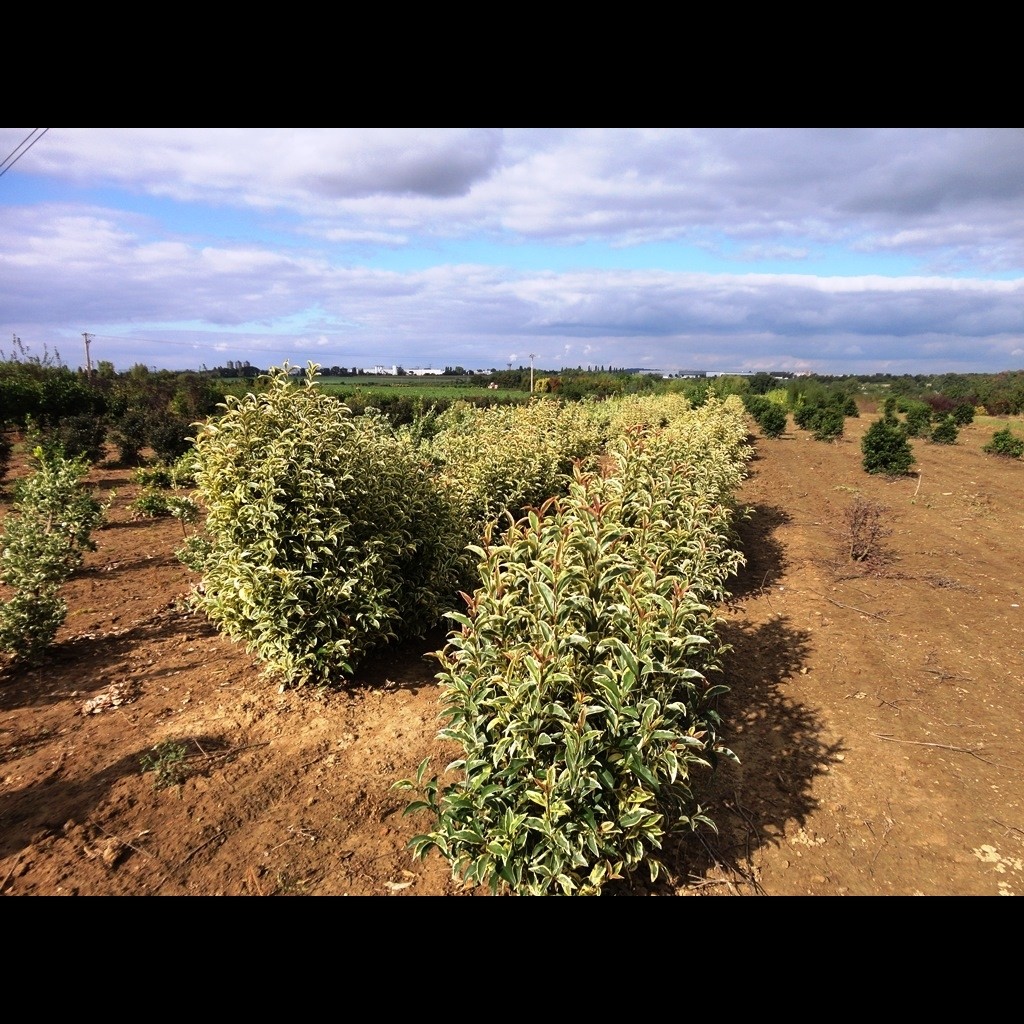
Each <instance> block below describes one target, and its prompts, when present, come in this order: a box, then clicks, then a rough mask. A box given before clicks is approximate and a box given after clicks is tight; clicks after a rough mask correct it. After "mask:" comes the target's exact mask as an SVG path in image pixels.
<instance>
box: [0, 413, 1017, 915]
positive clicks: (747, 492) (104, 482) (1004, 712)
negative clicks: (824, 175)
mask: <svg viewBox="0 0 1024 1024" xmlns="http://www.w3.org/2000/svg"><path fill="white" fill-rule="evenodd" d="M872 418H873V417H871V416H864V417H862V418H860V419H848V420H847V421H846V434H845V436H844V437H843V438H842V439H841V440H840V441H838V442H836V443H834V444H824V443H820V442H816V441H814V440H812V439H811V438H810V435H809V434H808V433H807V432H805V431H801V430H795V429H793V427H792V421H790V429H789V430H788V431H787V432H786V433H784V434H783V436H782V437H780V438H777V439H774V440H768V439H758V440H757V442H756V454H755V457H754V459H753V461H752V462H751V463H750V465H749V475H748V478H747V480H746V482H745V483H744V484H743V486H742V488H741V490H740V492H739V495H738V497H739V501H740V502H741V504H743V505H744V506H746V507H747V508H748V509H749V517H748V518H747V519H745V520H744V521H743V522H742V523H741V525H740V534H741V540H742V546H743V549H744V552H745V554H746V557H747V562H748V564H747V566H746V568H745V569H743V570H742V572H741V575H740V576H739V578H737V579H735V580H733V581H732V589H733V593H734V596H733V599H732V600H731V601H730V603H729V604H728V605H727V606H726V607H724V608H723V609H722V610H721V614H722V618H723V623H722V634H723V636H724V638H725V639H726V641H727V642H728V643H729V644H731V645H732V648H733V650H732V652H731V653H730V654H729V655H728V656H727V658H726V661H725V665H724V671H723V673H722V678H721V681H722V682H724V683H725V684H727V685H728V686H730V687H731V690H730V692H729V693H728V694H727V695H726V696H724V697H723V698H721V703H720V708H719V710H720V713H721V717H722V720H723V729H722V739H723V741H724V742H725V743H726V745H727V746H729V747H730V748H731V749H732V750H734V751H735V753H736V754H737V755H738V757H739V760H740V764H739V765H734V764H731V763H729V762H727V761H723V762H722V764H721V765H720V767H719V768H718V770H717V772H715V773H714V774H713V775H712V774H710V773H709V774H704V775H697V776H696V777H695V789H696V791H697V793H698V795H699V797H700V799H701V803H702V806H703V808H704V810H705V812H706V813H707V815H708V816H709V817H710V818H711V819H713V820H714V821H715V822H716V823H717V825H718V829H719V831H718V833H717V834H716V833H714V832H712V831H710V830H707V829H705V830H702V831H700V832H698V833H696V834H689V835H686V836H683V837H680V838H679V839H678V840H674V841H673V844H672V846H671V848H670V849H669V850H667V855H666V856H665V857H664V858H663V859H664V861H665V863H666V865H667V867H668V868H669V869H670V875H669V876H668V877H662V878H660V879H659V880H658V882H657V883H655V884H651V883H650V882H649V881H647V878H646V875H645V874H644V873H643V872H640V874H639V876H638V878H637V879H636V880H635V881H634V882H633V883H631V884H629V883H626V882H623V883H619V884H617V886H606V888H605V893H606V894H608V895H665V896H672V895H676V896H711V895H719V896H726V895H1019V894H1024V733H1022V729H1024V655H1022V638H1024V608H1022V606H1024V558H1022V554H1024V513H1022V511H1021V496H1022V491H1024V464H1022V463H1020V462H1018V461H1015V460H1005V459H1000V458H997V457H994V456H987V455H984V454H983V453H982V451H981V447H982V445H983V444H984V443H985V442H986V441H987V440H989V438H990V437H991V434H992V430H993V427H992V426H991V425H990V424H980V423H979V424H974V425H972V426H968V427H966V428H964V429H963V430H962V431H961V433H960V439H959V443H958V444H956V445H954V446H950V447H947V446H940V445H933V444H930V443H927V442H924V441H914V442H913V447H914V453H915V455H916V457H917V463H916V465H915V467H914V470H913V471H912V473H911V474H909V475H908V476H906V477H903V478H900V479H898V480H894V481H888V480H886V479H884V478H879V477H873V476H869V475H867V474H866V473H865V472H864V471H863V469H862V468H861V450H860V443H859V442H860V438H861V437H862V435H863V433H864V431H865V430H866V429H867V427H868V426H869V425H870V423H871V420H872ZM1013 425H1014V428H1015V429H1016V430H1018V431H1020V429H1021V424H1020V421H1019V420H1017V421H1014V424H1013ZM25 472H27V469H26V467H25V465H24V463H23V462H22V461H21V459H20V458H19V457H18V456H16V458H15V461H14V464H13V466H12V470H11V473H10V474H9V477H8V479H7V480H6V481H5V486H4V489H3V493H2V494H0V515H2V514H3V513H5V512H6V510H7V508H8V507H9V505H10V501H11V488H10V478H11V477H17V476H18V475H21V474H24V473H25ZM130 477H131V474H130V471H128V470H123V469H120V468H116V467H114V466H113V465H111V464H105V465H101V466H99V467H97V468H95V469H94V470H93V471H92V472H91V475H90V478H89V479H90V481H91V482H92V484H93V485H94V486H96V487H97V488H99V490H100V493H101V496H109V493H110V492H111V491H112V490H114V489H116V492H117V493H116V496H115V497H114V498H113V504H112V506H111V509H110V512H109V516H108V518H109V522H108V525H106V526H105V527H104V528H102V529H101V530H99V531H97V532H96V533H95V535H94V539H95V540H96V541H97V545H98V547H97V550H96V551H94V552H91V553H89V554H87V556H86V561H85V565H84V567H83V568H82V569H80V570H78V571H77V573H76V574H75V575H74V576H73V578H72V579H71V581H70V582H69V584H68V585H67V590H66V596H67V600H68V605H69V609H70V611H69V614H68V616H67V619H66V621H65V623H64V625H63V627H62V628H61V631H60V632H59V634H58V636H57V641H56V643H55V644H54V645H53V647H52V648H51V649H50V650H49V651H48V652H47V653H46V655H45V657H44V660H43V662H42V664H41V665H40V667H38V668H34V669H31V670H26V669H24V668H15V667H12V666H7V667H6V668H4V669H2V670H0V893H2V894H4V895H214V894H223V895H252V896H270V895H352V896H364V895H374V896H431V895H484V894H486V892H487V890H486V889H475V888H468V887H465V886H463V885H462V884H460V883H459V882H456V881H453V880H452V879H451V872H450V869H449V866H448V864H447V863H446V862H445V861H443V860H441V859H440V858H439V857H437V856H436V854H430V855H429V856H428V857H427V858H426V859H425V860H424V861H414V860H413V859H412V857H411V855H410V853H409V852H408V850H407V849H406V844H407V842H408V840H409V839H410V838H411V837H412V836H413V835H415V834H416V833H417V832H419V831H421V830H422V829H423V828H425V827H428V823H426V822H424V821H422V820H419V819H418V816H417V815H412V816H404V815H403V809H404V807H405V806H406V804H407V803H408V801H409V799H410V797H409V795H408V794H406V793H402V792H397V791H395V789H394V788H393V787H394V784H395V783H396V782H397V781H398V780H401V779H403V778H408V777H410V776H412V775H413V774H414V773H415V771H416V767H417V765H418V764H419V763H420V762H421V761H422V760H423V759H424V758H425V757H428V756H429V757H431V758H432V760H433V763H434V765H435V767H436V768H437V769H440V768H442V767H443V766H444V765H445V764H446V763H447V762H448V761H449V760H451V758H452V757H453V756H455V753H454V752H453V751H452V749H451V748H450V747H447V746H446V745H445V744H443V743H441V742H440V741H438V740H437V739H436V734H437V729H438V721H437V715H438V711H439V705H438V687H437V684H436V680H435V673H436V671H437V663H436V660H435V659H434V658H433V657H432V652H434V651H436V650H437V649H438V648H439V647H440V646H441V645H442V643H443V641H444V636H443V634H442V633H440V632H439V633H438V634H437V635H435V636H433V637H430V638H428V640H426V641H425V642H422V643H418V644H412V645H405V646H403V647H401V648H396V649H394V650H391V651H389V652H388V653H387V654H386V655H384V656H380V657H376V658H373V659H370V660H368V661H366V662H364V663H363V664H362V665H361V667H360V669H359V671H358V673H357V675H356V677H355V678H354V679H353V680H352V682H351V685H350V686H349V688H347V689H345V690H337V691H327V690H324V691H321V690H317V689H315V688H312V687H307V688H304V689H294V690H286V691H284V692H282V691H280V690H279V689H278V687H277V686H276V685H274V684H272V683H270V682H268V681H267V679H266V678H265V677H264V676H262V675H261V673H260V669H259V667H258V666H257V665H256V664H255V662H254V661H253V659H252V658H251V657H250V656H248V655H247V654H246V653H245V651H244V649H243V648H242V647H241V646H239V645H236V644H234V643H231V642H230V641H228V640H226V639H224V638H222V637H221V636H219V635H218V634H217V633H216V631H215V630H214V628H213V627H212V626H211V625H210V624H209V623H208V622H207V621H206V620H205V619H204V618H203V617H202V616H200V615H198V614H197V613H195V612H192V611H190V610H189V608H188V604H187V600H186V599H187V595H188V593H189V591H190V588H191V587H192V586H193V585H195V583H196V582H197V581H198V577H196V576H195V575H194V574H193V573H191V572H190V571H189V570H188V569H186V568H185V567H184V566H183V565H182V564H181V563H180V562H179V561H178V560H177V559H176V557H175V555H174V551H175V549H176V548H177V547H178V546H180V544H181V542H182V526H181V524H180V523H179V522H178V521H176V520H148V519H134V518H133V517H132V514H131V511H130V509H129V504H130V503H131V502H132V500H133V499H134V498H135V497H137V496H138V493H139V488H138V486H137V485H135V484H133V483H131V482H130ZM858 500H860V501H861V502H869V503H871V506H872V507H874V508H876V509H877V510H878V513H879V520H878V522H879V524H880V525H881V526H882V527H883V528H884V529H883V533H882V534H881V535H879V536H877V537H875V538H874V539H873V540H872V541H871V542H870V545H869V546H870V550H869V552H868V554H869V557H867V558H866V559H864V560H861V561H854V560H852V559H851V558H850V547H851V528H850V525H849V523H850V520H849V511H850V509H851V508H852V507H853V506H854V503H855V502H857V501H858ZM862 507H863V506H862ZM886 531H888V532H887V535H886ZM716 681H717V680H716Z"/></svg>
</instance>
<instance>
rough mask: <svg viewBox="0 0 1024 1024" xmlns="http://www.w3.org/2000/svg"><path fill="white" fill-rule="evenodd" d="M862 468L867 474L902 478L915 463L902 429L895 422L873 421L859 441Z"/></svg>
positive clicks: (885, 420)
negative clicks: (862, 460)
mask: <svg viewBox="0 0 1024 1024" xmlns="http://www.w3.org/2000/svg"><path fill="white" fill-rule="evenodd" d="M861 451H862V452H863V454H864V468H865V469H866V470H867V471H868V472H869V473H882V474H884V475H885V476H891V477H895V476H903V474H904V473H906V472H907V471H908V470H909V469H910V467H911V466H912V465H913V464H914V462H915V461H916V460H915V459H914V453H913V452H912V451H911V450H910V442H909V441H908V440H907V436H906V433H905V432H904V431H903V428H902V427H901V426H900V425H899V424H898V423H896V422H895V421H890V420H887V419H880V420H875V422H874V423H872V424H871V426H870V427H868V429H867V432H866V433H865V434H864V437H863V439H862V440H861Z"/></svg>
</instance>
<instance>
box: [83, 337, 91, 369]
mask: <svg viewBox="0 0 1024 1024" xmlns="http://www.w3.org/2000/svg"><path fill="white" fill-rule="evenodd" d="M82 337H83V338H85V368H86V370H87V371H88V374H89V380H92V356H90V355H89V342H90V341H91V340H92V335H91V334H87V333H86V332H85V331H82Z"/></svg>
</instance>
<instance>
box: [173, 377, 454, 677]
mask: <svg viewBox="0 0 1024 1024" xmlns="http://www.w3.org/2000/svg"><path fill="white" fill-rule="evenodd" d="M316 369H317V367H316V366H315V365H314V364H310V365H309V368H308V369H307V372H306V378H305V383H304V384H302V385H299V386H295V385H293V384H292V382H291V380H290V378H289V374H288V372H287V367H284V368H281V369H274V370H272V371H271V372H270V375H269V380H268V382H267V386H266V390H265V391H264V392H263V393H261V394H248V395H246V396H245V397H244V398H241V399H239V398H234V397H229V398H228V400H227V404H226V405H225V407H224V408H225V411H224V414H223V416H221V417H220V419H217V420H211V421H209V422H208V423H207V424H206V425H205V426H203V427H202V429H201V430H200V431H199V433H198V437H197V439H196V471H195V476H196V485H197V489H198V493H199V496H200V498H201V500H202V502H203V504H204V505H205V506H206V510H207V519H206V529H207V532H208V538H207V539H206V543H205V544H204V543H203V542H201V541H197V542H193V543H190V544H187V545H186V549H187V550H186V551H185V557H186V558H187V559H188V560H189V564H190V565H193V566H196V565H198V566H199V567H200V568H201V571H202V572H203V584H204V586H203V588H202V591H201V592H199V593H197V594H196V595H195V602H196V604H197V605H198V606H199V607H200V608H202V609H203V610H204V611H205V612H206V613H207V615H209V616H210V618H211V619H212V620H213V621H214V622H216V623H217V624H218V625H219V626H220V628H221V629H223V630H224V631H225V632H226V633H227V634H228V635H229V636H232V637H234V638H237V639H242V640H244V641H245V643H246V644H247V645H248V647H249V649H250V650H253V651H255V652H256V653H257V654H258V656H259V657H260V658H262V659H263V660H264V661H265V662H266V664H267V667H268V670H270V671H272V672H274V673H276V674H279V675H280V676H281V677H283V678H284V680H286V681H287V682H290V683H294V684H303V683H318V684H324V683H329V682H330V681H331V680H332V679H335V678H336V677H337V676H338V675H342V674H345V675H347V674H350V673H351V672H352V671H353V669H354V667H355V665H356V664H357V662H358V661H359V659H360V658H361V657H362V656H363V655H364V654H365V653H366V652H367V651H369V650H371V649H373V648H376V647H380V646H381V645H382V644H384V643H386V642H387V641H389V640H392V639H395V638H397V637H408V636H414V635H421V634H422V633H423V632H425V631H426V630H427V629H429V628H431V627H433V626H434V625H436V624H437V623H438V622H439V621H440V618H441V615H442V614H443V612H444V611H446V610H447V609H448V608H450V607H451V606H452V599H453V597H454V595H455V593H456V591H457V589H458V586H459V585H460V584H461V582H462V581H461V575H460V574H461V570H462V568H463V564H464V563H463V559H462V546H463V544H464V542H465V533H464V524H463V522H462V521H461V520H460V519H458V518H457V517H456V516H455V514H454V512H453V510H452V508H451V506H450V505H449V503H448V501H447V499H446V496H445V494H444V492H443V491H442V490H441V489H440V488H438V487H437V486H436V483H435V481H434V480H433V478H432V476H431V474H430V473H429V471H428V467H426V466H425V465H424V464H423V462H422V460H421V459H420V458H419V457H418V454H417V452H416V450H415V448H414V447H413V446H412V444H411V443H409V442H408V441H406V440H404V439H403V438H401V437H398V436H396V435H395V433H394V431H393V430H392V428H391V427H390V425H389V424H388V423H387V422H386V421H384V420H382V419H381V418H380V417H374V416H372V415H366V416H362V417H359V418H353V417H352V416H351V415H350V414H349V411H348V409H347V408H346V407H345V406H344V405H342V404H341V403H340V402H338V401H337V400H336V399H334V398H332V397H331V396H329V395H325V394H324V393H323V392H321V391H320V390H319V389H318V388H317V386H316V383H315V376H316Z"/></svg>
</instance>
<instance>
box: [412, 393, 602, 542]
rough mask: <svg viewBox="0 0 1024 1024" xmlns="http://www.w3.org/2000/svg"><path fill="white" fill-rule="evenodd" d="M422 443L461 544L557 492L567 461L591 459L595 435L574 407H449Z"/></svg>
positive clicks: (546, 402) (539, 403)
mask: <svg viewBox="0 0 1024 1024" xmlns="http://www.w3.org/2000/svg"><path fill="white" fill-rule="evenodd" d="M436 426H437V430H436V433H435V435H434V436H433V438H432V439H431V440H430V441H429V442H428V446H427V447H428V450H429V453H430V456H431V458H432V459H433V461H434V463H435V464H436V465H437V467H438V473H439V477H440V480H441V482H442V484H443V485H444V486H445V488H446V489H447V490H448V492H449V494H451V496H452V501H453V503H454V504H455V505H456V506H457V507H458V508H459V510H460V512H461V513H462V515H464V516H465V518H466V523H467V529H468V535H467V538H466V539H467V541H468V540H470V539H472V540H479V539H480V537H481V535H482V534H483V530H484V527H485V526H486V524H487V523H488V522H490V521H491V520H493V519H495V518H496V517H498V516H500V515H501V514H502V512H503V511H505V510H506V509H507V510H509V511H510V512H511V513H512V514H513V515H514V516H517V517H518V516H519V515H521V514H522V512H523V511H524V510H525V509H526V508H527V507H528V506H530V505H539V504H541V502H543V501H546V500H547V499H548V498H550V497H552V496H553V495H555V494H560V493H564V491H565V488H566V486H567V485H568V480H569V474H570V472H571V471H572V466H573V462H574V461H575V460H577V459H583V458H586V457H587V456H591V455H594V454H596V453H597V451H598V450H599V448H600V446H601V440H602V438H601V432H600V430H599V428H598V426H597V425H596V424H595V422H594V419H593V417H592V416H591V415H590V414H589V413H588V412H587V410H586V409H585V408H584V406H583V405H581V404H580V403H569V404H565V405H563V404H562V403H560V402H558V401H555V400H552V399H535V400H534V401H533V402H531V403H530V404H529V405H510V406H492V407H490V408H485V409H481V408H477V407H475V406H470V405H467V404H466V403H457V404H456V405H454V406H452V407H451V408H450V409H448V410H446V411H445V412H443V413H442V414H441V415H440V416H438V417H437V425H436Z"/></svg>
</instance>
